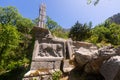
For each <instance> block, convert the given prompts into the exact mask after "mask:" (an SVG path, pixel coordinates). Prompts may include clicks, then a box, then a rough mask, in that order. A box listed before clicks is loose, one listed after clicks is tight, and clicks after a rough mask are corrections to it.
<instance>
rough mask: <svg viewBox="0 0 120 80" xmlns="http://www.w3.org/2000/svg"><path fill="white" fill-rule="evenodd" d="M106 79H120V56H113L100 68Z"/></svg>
mask: <svg viewBox="0 0 120 80" xmlns="http://www.w3.org/2000/svg"><path fill="white" fill-rule="evenodd" d="M100 72H101V74H102V75H103V76H104V78H105V80H120V56H114V57H111V58H110V59H109V60H107V61H105V62H104V64H103V65H102V67H101V69H100Z"/></svg>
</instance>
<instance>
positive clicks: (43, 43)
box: [31, 27, 66, 70]
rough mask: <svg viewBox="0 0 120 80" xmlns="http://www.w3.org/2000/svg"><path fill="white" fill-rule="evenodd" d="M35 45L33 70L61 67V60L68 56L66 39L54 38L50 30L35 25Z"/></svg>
mask: <svg viewBox="0 0 120 80" xmlns="http://www.w3.org/2000/svg"><path fill="white" fill-rule="evenodd" d="M33 32H34V34H35V36H34V37H35V45H34V50H33V57H32V63H31V70H37V69H43V68H46V69H49V70H52V69H60V65H61V61H62V60H63V59H64V58H66V46H65V42H66V41H65V40H63V39H62V40H60V39H59V40H58V39H56V38H54V37H53V36H52V35H51V33H50V31H49V30H47V29H44V28H40V27H34V29H33Z"/></svg>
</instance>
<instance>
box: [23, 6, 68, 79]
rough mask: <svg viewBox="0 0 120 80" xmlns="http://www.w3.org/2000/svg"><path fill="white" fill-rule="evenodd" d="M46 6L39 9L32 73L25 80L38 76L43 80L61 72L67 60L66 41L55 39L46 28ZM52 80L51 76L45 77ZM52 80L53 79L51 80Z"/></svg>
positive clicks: (34, 32) (27, 74)
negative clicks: (56, 71)
mask: <svg viewBox="0 0 120 80" xmlns="http://www.w3.org/2000/svg"><path fill="white" fill-rule="evenodd" d="M45 19H46V6H45V4H41V6H40V9H39V23H38V26H37V27H34V28H33V30H32V31H33V35H34V38H35V43H34V49H33V56H32V62H31V67H30V71H29V72H28V73H26V74H25V76H24V79H23V80H30V78H31V77H32V79H33V77H35V76H38V77H37V80H41V79H40V78H41V77H42V75H44V76H47V75H48V74H51V73H52V72H53V71H55V70H61V69H62V67H63V65H62V64H63V59H66V40H64V39H59V38H55V37H53V36H52V35H51V32H50V31H49V30H48V29H46V28H45ZM47 78H51V77H50V76H47V77H45V80H48V79H47ZM50 80H52V79H50Z"/></svg>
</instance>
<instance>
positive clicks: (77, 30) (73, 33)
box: [69, 21, 91, 41]
mask: <svg viewBox="0 0 120 80" xmlns="http://www.w3.org/2000/svg"><path fill="white" fill-rule="evenodd" d="M90 30H91V27H90V26H88V25H87V24H84V25H83V24H80V23H79V22H78V21H77V22H76V23H75V25H74V26H73V27H72V28H71V29H70V33H69V37H70V38H72V39H73V40H76V41H84V40H85V39H87V38H89V37H90V35H91V32H90Z"/></svg>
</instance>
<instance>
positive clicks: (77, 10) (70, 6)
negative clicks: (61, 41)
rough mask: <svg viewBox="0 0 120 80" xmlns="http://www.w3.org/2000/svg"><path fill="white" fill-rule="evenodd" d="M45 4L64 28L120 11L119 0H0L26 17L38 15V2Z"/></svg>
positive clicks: (103, 19) (94, 20) (96, 22)
mask: <svg viewBox="0 0 120 80" xmlns="http://www.w3.org/2000/svg"><path fill="white" fill-rule="evenodd" d="M41 2H44V3H45V4H46V6H47V15H48V16H50V17H51V18H52V19H53V20H54V21H56V22H57V23H58V24H59V25H61V26H62V27H64V28H70V27H71V26H73V25H74V24H75V22H76V21H77V20H78V21H79V22H80V23H88V22H89V21H92V23H93V25H94V26H95V25H97V24H100V23H102V22H104V21H105V19H107V18H108V17H110V16H112V15H114V14H117V13H119V12H120V0H100V2H99V4H98V5H96V6H94V5H92V4H91V5H87V4H86V3H87V0H0V6H2V7H5V6H15V7H16V8H17V9H18V10H19V12H20V13H21V14H22V15H23V16H24V17H26V18H30V19H35V18H36V17H38V13H39V12H38V10H39V6H40V3H41Z"/></svg>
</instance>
